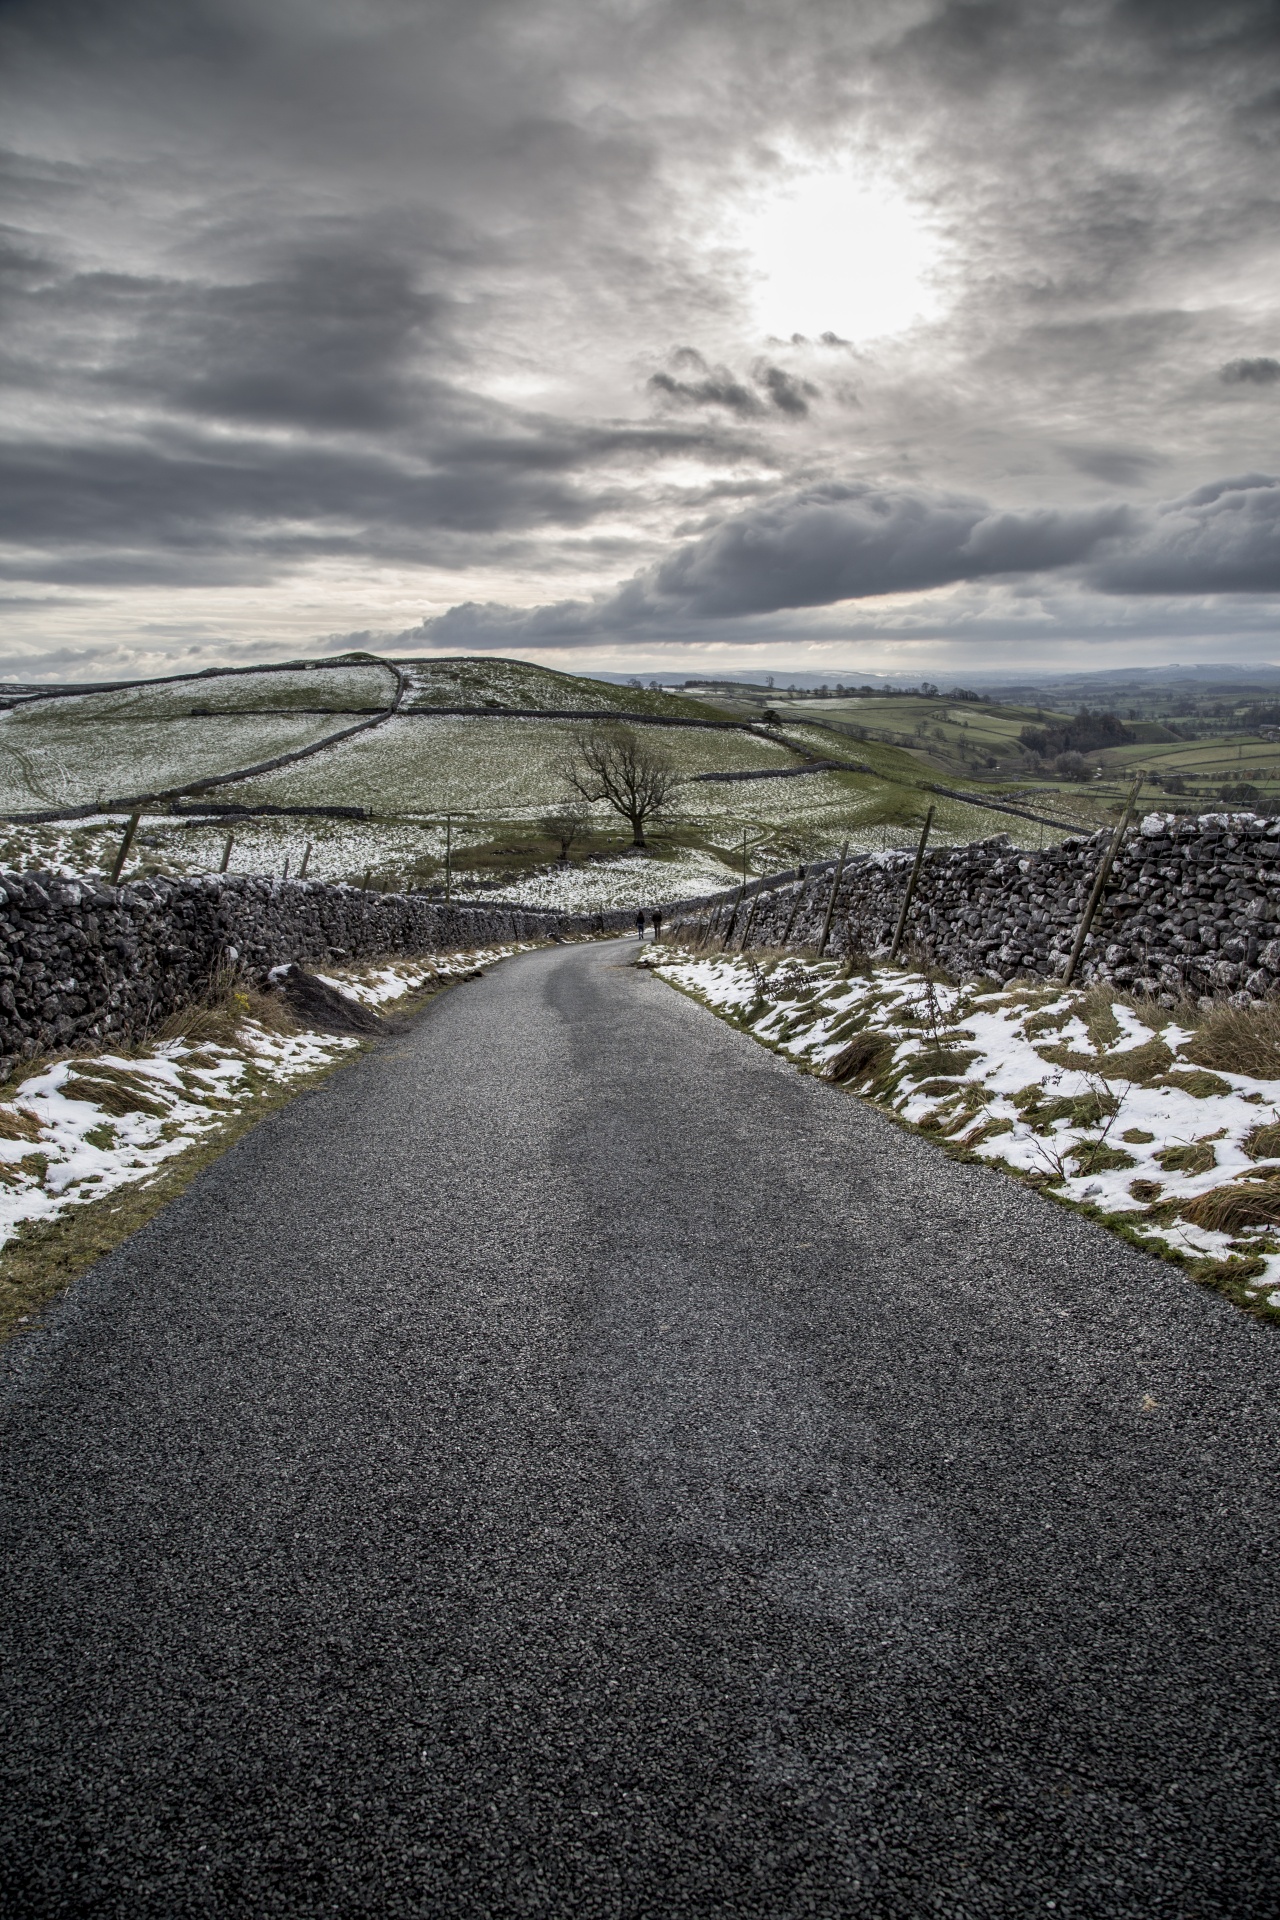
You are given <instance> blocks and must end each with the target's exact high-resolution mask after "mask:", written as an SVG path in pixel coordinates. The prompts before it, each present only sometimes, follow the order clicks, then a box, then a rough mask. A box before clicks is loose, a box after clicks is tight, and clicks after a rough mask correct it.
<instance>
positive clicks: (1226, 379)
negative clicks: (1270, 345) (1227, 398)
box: [1218, 357, 1280, 387]
mask: <svg viewBox="0 0 1280 1920" xmlns="http://www.w3.org/2000/svg"><path fill="white" fill-rule="evenodd" d="M1218 378H1219V379H1220V380H1221V381H1223V383H1224V384H1225V385H1226V386H1228V387H1241V386H1249V387H1269V386H1272V385H1273V384H1274V383H1275V382H1276V381H1277V380H1280V360H1272V359H1270V358H1268V357H1260V358H1258V359H1256V360H1228V362H1227V364H1226V366H1225V367H1223V368H1222V369H1221V371H1220V373H1219V375H1218Z"/></svg>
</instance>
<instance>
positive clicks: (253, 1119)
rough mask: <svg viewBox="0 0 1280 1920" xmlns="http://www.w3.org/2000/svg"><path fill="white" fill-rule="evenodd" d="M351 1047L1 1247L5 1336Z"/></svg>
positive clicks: (342, 1061)
mask: <svg viewBox="0 0 1280 1920" xmlns="http://www.w3.org/2000/svg"><path fill="white" fill-rule="evenodd" d="M366 1050H367V1049H365V1048H363V1047H362V1048H361V1049H360V1050H359V1051H356V1050H355V1049H353V1050H352V1051H351V1052H350V1053H345V1054H343V1055H341V1056H340V1057H339V1058H338V1059H336V1060H331V1061H329V1062H327V1063H326V1064H325V1065H324V1066H321V1067H317V1068H316V1070H315V1071H314V1072H313V1073H310V1074H307V1075H305V1076H302V1075H300V1076H299V1077H298V1078H296V1079H294V1080H290V1081H286V1082H284V1083H283V1084H279V1083H278V1084H275V1085H270V1086H266V1087H263V1088H262V1089H260V1090H259V1091H258V1092H257V1093H256V1094H255V1096H254V1099H253V1101H252V1104H251V1105H249V1106H247V1107H245V1108H243V1109H242V1110H241V1111H240V1112H239V1113H236V1114H232V1115H231V1116H229V1117H228V1119H227V1121H226V1123H225V1125H223V1126H221V1127H219V1128H218V1130H217V1132H216V1133H214V1134H212V1135H210V1136H208V1137H206V1138H205V1139H202V1140H198V1141H196V1142H195V1143H194V1144H193V1145H192V1146H190V1147H188V1148H187V1150H186V1152H185V1153H180V1154H177V1155H176V1156H175V1157H174V1158H173V1159H172V1160H167V1161H165V1162H164V1163H163V1164H162V1165H161V1167H160V1168H159V1170H158V1171H157V1172H156V1173H154V1174H153V1175H152V1176H151V1178H150V1179H148V1180H141V1181H138V1182H137V1183H136V1184H133V1185H129V1186H125V1187H121V1188H118V1189H117V1190H116V1191H115V1192H114V1193H109V1194H104V1196H103V1197H102V1199H101V1200H89V1201H85V1202H84V1203H82V1204H80V1205H77V1206H74V1207H71V1208H69V1209H68V1210H67V1212H66V1213H63V1214H60V1215H59V1216H58V1217H57V1218H56V1219H54V1220H44V1221H28V1222H25V1223H24V1224H23V1225H22V1226H20V1227H19V1228H18V1230H17V1232H16V1233H15V1235H14V1237H13V1238H12V1240H10V1241H9V1242H8V1244H7V1245H6V1246H5V1247H3V1248H0V1341H3V1340H6V1339H7V1338H8V1337H9V1335H10V1334H12V1333H21V1332H22V1331H23V1330H24V1329H25V1328H26V1327H27V1326H28V1325H30V1326H32V1327H33V1328H34V1326H35V1325H36V1324H37V1321H38V1316H39V1313H40V1310H41V1309H42V1308H43V1307H46V1306H48V1304H49V1303H50V1301H52V1300H54V1299H56V1298H57V1296H58V1295H59V1294H60V1293H61V1292H63V1291H64V1289H65V1288H67V1287H69V1286H70V1285H71V1283H72V1281H73V1280H78V1279H79V1278H80V1275H81V1274H82V1273H87V1272H88V1270H89V1268H90V1267H91V1266H93V1264H94V1262H95V1261H97V1260H101V1259H102V1257H103V1255H104V1254H108V1253H112V1252H114V1250H115V1249H116V1248H117V1247H119V1246H122V1245H123V1243H124V1242H125V1241H126V1240H128V1239H130V1238H131V1236H132V1235H133V1234H135V1233H137V1231H138V1229H139V1228H140V1227H145V1226H146V1224H147V1222H148V1220H152V1219H154V1217H155V1215H156V1214H157V1213H159V1212H160V1210H161V1208H162V1207H166V1206H168V1204H169V1202H170V1201H171V1200H175V1199H176V1198H177V1197H178V1195H179V1194H180V1193H183V1192H185V1191H186V1189H187V1188H188V1187H189V1186H190V1185H191V1182H192V1181H193V1180H194V1179H195V1177H196V1175H197V1174H198V1173H203V1171H204V1169H205V1168H206V1167H208V1166H211V1165H212V1164H213V1162H214V1161H215V1160H217V1159H219V1158H220V1157H221V1155H222V1154H224V1153H225V1152H226V1151H227V1149H228V1147H233V1146H234V1145H235V1143H236V1141H237V1140H241V1139H243V1138H244V1136H245V1134H246V1133H248V1132H249V1131H250V1130H251V1129H252V1128H253V1127H256V1126H257V1124H258V1122H259V1121H260V1120H265V1119H266V1118H267V1117H268V1116H269V1115H270V1114H273V1113H277V1112H279V1110H280V1108H281V1107H285V1106H287V1105H288V1104H289V1102H290V1101H291V1100H294V1099H296V1098H297V1096H298V1095H299V1094H300V1093H305V1092H306V1091H307V1089H308V1088H309V1087H314V1086H317V1085H318V1084H319V1082H320V1081H322V1080H325V1079H327V1078H328V1076H329V1075H330V1074H331V1073H335V1072H337V1070H338V1069H339V1068H340V1067H342V1066H345V1065H346V1064H347V1062H348V1061H350V1060H356V1059H358V1058H359V1057H360V1052H364V1051H366Z"/></svg>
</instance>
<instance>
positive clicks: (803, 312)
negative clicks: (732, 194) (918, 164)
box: [738, 173, 938, 341]
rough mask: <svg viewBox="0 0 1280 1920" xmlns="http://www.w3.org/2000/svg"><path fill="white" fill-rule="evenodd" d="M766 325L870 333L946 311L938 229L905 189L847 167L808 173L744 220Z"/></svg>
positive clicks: (759, 317) (856, 336)
mask: <svg viewBox="0 0 1280 1920" xmlns="http://www.w3.org/2000/svg"><path fill="white" fill-rule="evenodd" d="M738 235H739V240H740V244H741V245H742V246H744V247H745V248H746V250H747V252H748V253H749V255H750V256H751V257H752V260H753V263H754V266H755V270H756V276H757V279H756V288H755V298H754V311H755V319H756V322H757V324H758V325H759V327H760V329H761V331H762V332H764V333H774V334H782V335H784V336H787V335H790V334H793V333H804V334H809V335H817V334H820V333H825V332H831V333H838V334H840V335H841V336H842V337H844V338H846V339H850V340H859V341H861V340H871V339H875V338H876V337H877V336H878V335H881V334H886V333H901V332H902V331H903V330H904V329H905V328H907V327H909V326H910V325H911V324H912V322H913V321H915V320H920V319H928V318H930V317H931V316H932V315H933V314H934V313H936V311H937V306H938V302H937V297H936V294H935V292H934V290H933V288H932V287H931V286H930V285H929V280H928V276H929V271H930V268H931V267H932V266H933V265H934V264H935V262H936V260H937V254H938V247H937V241H936V239H935V238H934V236H933V235H932V234H931V233H930V232H929V230H928V228H927V227H926V226H925V225H924V223H923V221H922V220H921V219H920V217H919V215H918V214H917V213H916V212H915V211H914V210H913V209H912V208H911V206H910V205H909V204H908V202H907V201H905V200H904V199H902V198H901V196H900V195H898V194H895V193H893V192H892V191H890V190H888V189H879V188H868V187H867V186H865V185H863V184H861V183H859V182H858V181H856V180H854V179H852V178H850V177H849V175H848V174H844V173H809V174H802V175H800V176H799V177H798V178H796V179H795V180H793V181H792V182H791V184H790V185H789V186H787V187H786V188H785V189H783V190H781V191H779V192H778V193H776V194H774V195H772V196H771V197H770V198H769V199H768V200H767V201H766V202H765V203H764V204H763V205H761V206H759V207H758V208H756V209H753V211H752V212H751V213H749V214H746V215H744V216H743V217H742V218H741V219H740V221H739V223H738Z"/></svg>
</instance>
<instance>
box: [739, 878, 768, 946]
mask: <svg viewBox="0 0 1280 1920" xmlns="http://www.w3.org/2000/svg"><path fill="white" fill-rule="evenodd" d="M761 891H763V889H762V890H761ZM759 905H760V894H759V893H756V894H753V896H752V900H751V911H750V913H749V914H748V915H747V919H746V924H745V925H744V927H743V929H742V939H741V941H740V942H739V945H738V952H739V953H745V952H746V950H747V941H748V939H749V938H750V936H751V929H752V927H754V925H755V923H756V910H757V908H758V907H759Z"/></svg>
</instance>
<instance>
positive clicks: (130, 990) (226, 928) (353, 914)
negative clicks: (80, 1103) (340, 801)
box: [0, 873, 635, 1076]
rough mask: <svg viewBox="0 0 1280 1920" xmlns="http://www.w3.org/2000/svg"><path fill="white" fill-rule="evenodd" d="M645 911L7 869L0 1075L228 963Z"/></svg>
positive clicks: (113, 1027) (607, 922)
mask: <svg viewBox="0 0 1280 1920" xmlns="http://www.w3.org/2000/svg"><path fill="white" fill-rule="evenodd" d="M634 924H635V918H634V915H633V914H625V913H608V914H591V915H581V914H579V915H574V916H569V915H560V914H554V913H538V912H531V911H524V910H522V909H520V908H510V907H503V906H500V905H485V906H483V907H475V906H471V905H447V904H445V903H443V902H440V901H437V900H430V899H427V898H425V897H424V896H422V895H417V894H380V893H366V892H363V891H361V890H359V889H357V888H353V887H342V886H330V885H326V884H325V883H323V882H320V881H308V880H302V881H272V880H265V879H253V878H242V877H238V876H237V877H229V878H226V879H220V878H213V877H210V878H198V879H187V880H164V879H155V880H149V881H145V882H139V883H137V884H134V885H129V886H122V887H108V886H105V885H102V884H101V883H99V882H95V881H92V880H66V879H60V878H56V877H55V876H53V875H51V874H40V873H22V874H0V1076H3V1075H4V1074H7V1073H8V1072H9V1071H11V1070H12V1068H13V1066H14V1065H15V1064H16V1063H17V1061H19V1060H21V1059H23V1058H29V1057H30V1056H31V1055H32V1054H36V1053H42V1052H47V1051H49V1050H51V1049H54V1048H58V1047H67V1046H75V1045H79V1044H81V1043H85V1044H93V1043H96V1042H98V1041H102V1040H108V1039H111V1038H125V1037H128V1036H131V1035H136V1034H138V1033H140V1032H141V1031H142V1030H143V1029H144V1028H145V1027H146V1026H147V1025H148V1024H149V1023H151V1022H152V1021H154V1020H157V1019H163V1018H164V1016H165V1015H166V1014H168V1013H172V1012H173V1011H175V1009H177V1008H178V1007H180V1006H184V1005H186V1004H188V1003H189V1002H190V1001H191V1000H193V999H196V998H198V997H199V996H200V995H201V994H202V993H203V992H204V991H205V990H206V988H207V987H208V984H209V981H210V978H211V976H212V975H213V974H214V973H215V971H216V970H217V969H218V968H220V967H222V966H225V965H226V964H227V963H228V962H229V961H230V962H233V963H234V964H236V965H238V966H240V967H242V968H243V969H244V971H245V972H246V973H247V974H248V975H249V976H250V977H251V978H253V977H256V978H261V977H262V976H263V975H265V974H266V973H267V971H268V970H269V969H270V968H271V967H273V966H278V965H281V964H283V963H284V962H285V961H289V960H296V961H299V962H301V963H302V964H303V965H316V964H319V963H323V962H324V961H326V960H327V961H339V960H345V959H372V958H377V957H380V956H383V955H389V954H417V953H431V952H439V951H442V950H448V949H450V948H458V947H470V946H485V945H490V944H493V943H496V942H499V941H509V940H534V939H545V938H547V937H550V936H555V935H559V936H564V935H566V934H571V933H582V932H593V931H598V932H612V931H622V930H623V929H624V928H627V927H633V926H634Z"/></svg>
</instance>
